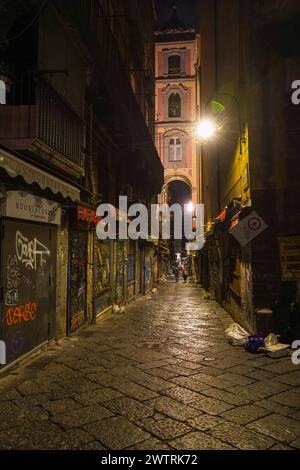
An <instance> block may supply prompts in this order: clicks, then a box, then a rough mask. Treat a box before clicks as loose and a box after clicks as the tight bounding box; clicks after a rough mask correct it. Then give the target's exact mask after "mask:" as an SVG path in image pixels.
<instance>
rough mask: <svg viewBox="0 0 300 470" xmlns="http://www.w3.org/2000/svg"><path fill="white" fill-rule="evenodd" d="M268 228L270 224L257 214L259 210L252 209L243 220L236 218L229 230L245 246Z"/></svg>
mask: <svg viewBox="0 0 300 470" xmlns="http://www.w3.org/2000/svg"><path fill="white" fill-rule="evenodd" d="M267 228H268V225H267V224H266V223H265V221H264V220H263V219H262V218H261V217H260V216H259V215H258V214H257V212H255V211H252V212H251V214H249V215H248V216H247V217H244V218H243V219H242V220H239V218H234V220H233V222H232V224H231V227H230V230H229V232H230V233H231V235H232V236H233V237H234V238H235V239H236V240H237V241H238V242H239V244H240V245H241V246H242V247H244V246H246V245H247V244H248V243H249V242H251V241H252V240H254V239H255V238H256V237H257V236H258V235H259V234H261V233H262V232H264V231H265V230H266V229H267Z"/></svg>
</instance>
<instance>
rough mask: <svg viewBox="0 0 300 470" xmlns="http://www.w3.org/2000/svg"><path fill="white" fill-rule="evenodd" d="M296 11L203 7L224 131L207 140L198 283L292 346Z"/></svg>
mask: <svg viewBox="0 0 300 470" xmlns="http://www.w3.org/2000/svg"><path fill="white" fill-rule="evenodd" d="M299 15H300V7H299V4H298V2H294V1H285V2H282V1H273V0H272V1H268V0H264V1H247V0H224V1H223V0H215V1H210V0H208V1H203V2H202V11H201V53H200V60H201V68H200V91H201V114H202V117H205V118H209V119H214V120H215V122H216V123H217V126H218V129H219V130H218V132H217V135H215V136H214V137H213V139H211V141H209V142H208V141H207V142H202V169H203V201H204V204H205V212H206V244H205V248H204V250H202V252H201V254H200V257H199V265H200V271H201V282H202V283H203V284H204V285H205V286H206V287H207V288H212V289H213V291H214V293H215V294H216V297H217V299H218V300H219V302H220V303H222V304H223V305H224V306H226V308H228V309H229V310H230V312H231V313H233V314H234V315H235V316H236V318H237V319H238V320H240V321H242V322H243V323H244V324H246V325H248V327H249V328H251V329H257V330H260V329H261V330H264V329H267V330H268V329H269V330H270V328H273V329H275V330H276V332H278V333H281V334H282V338H285V339H286V340H291V339H292V337H293V336H295V335H296V334H297V333H296V331H297V328H299V325H298V326H297V322H298V323H299V312H298V313H296V310H297V308H298V307H297V303H296V302H297V298H299V281H300V276H299V273H300V271H299V259H300V258H299V255H300V251H299V247H300V246H299V241H300V238H299V235H300V214H299V203H298V202H299V198H300V192H299V191H300V189H299V171H300V164H299V148H300V108H299V105H298V106H297V105H296V104H294V103H293V100H292V95H293V92H294V91H293V89H292V84H293V83H294V81H295V80H299V77H300V49H299V41H298V40H297V39H296V37H297V30H298V28H299V20H300V16H299ZM297 318H298V319H297Z"/></svg>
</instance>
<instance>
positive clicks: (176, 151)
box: [169, 137, 182, 162]
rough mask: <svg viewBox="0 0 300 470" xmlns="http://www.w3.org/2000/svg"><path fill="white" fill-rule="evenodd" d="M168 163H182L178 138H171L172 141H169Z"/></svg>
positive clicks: (180, 143)
mask: <svg viewBox="0 0 300 470" xmlns="http://www.w3.org/2000/svg"><path fill="white" fill-rule="evenodd" d="M169 161H170V162H181V161H182V142H181V139H180V138H179V137H172V139H170V145H169Z"/></svg>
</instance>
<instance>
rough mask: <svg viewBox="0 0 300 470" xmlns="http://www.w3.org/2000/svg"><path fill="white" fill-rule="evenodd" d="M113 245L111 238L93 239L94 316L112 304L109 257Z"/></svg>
mask: <svg viewBox="0 0 300 470" xmlns="http://www.w3.org/2000/svg"><path fill="white" fill-rule="evenodd" d="M112 248H113V246H112V242H111V240H99V238H98V237H97V235H96V234H95V241H94V257H93V259H94V270H93V286H94V316H95V317H96V318H97V317H98V316H99V315H101V314H102V313H103V312H105V311H106V310H107V309H108V308H109V307H110V306H111V305H112V293H111V259H112V252H113V249H112Z"/></svg>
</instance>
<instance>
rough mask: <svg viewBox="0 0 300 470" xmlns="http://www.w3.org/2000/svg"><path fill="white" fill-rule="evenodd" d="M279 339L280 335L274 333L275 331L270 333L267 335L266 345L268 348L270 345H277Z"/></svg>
mask: <svg viewBox="0 0 300 470" xmlns="http://www.w3.org/2000/svg"><path fill="white" fill-rule="evenodd" d="M278 343H279V341H278V336H277V335H274V333H270V334H269V336H267V337H266V338H265V346H266V348H268V347H270V346H275V345H276V344H278Z"/></svg>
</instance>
